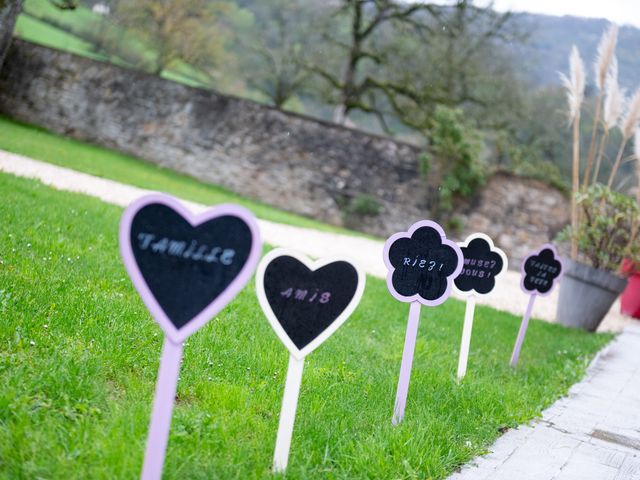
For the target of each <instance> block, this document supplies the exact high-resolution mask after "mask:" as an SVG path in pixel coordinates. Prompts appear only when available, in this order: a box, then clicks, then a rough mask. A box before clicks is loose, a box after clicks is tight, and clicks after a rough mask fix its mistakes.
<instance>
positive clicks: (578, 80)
mask: <svg viewBox="0 0 640 480" xmlns="http://www.w3.org/2000/svg"><path fill="white" fill-rule="evenodd" d="M560 79H561V80H562V84H563V85H564V87H565V88H566V89H567V100H568V102H569V121H570V123H573V121H574V120H576V118H577V117H578V114H579V112H580V107H581V106H582V101H583V100H584V85H585V71H584V62H583V61H582V58H581V57H580V52H579V51H578V47H576V46H575V45H574V46H573V48H572V49H571V55H569V77H567V76H566V75H564V74H563V73H561V74H560Z"/></svg>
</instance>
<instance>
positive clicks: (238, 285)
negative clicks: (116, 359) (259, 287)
mask: <svg viewBox="0 0 640 480" xmlns="http://www.w3.org/2000/svg"><path fill="white" fill-rule="evenodd" d="M260 250H261V240H260V234H259V230H258V225H257V222H256V220H255V218H254V217H253V215H252V214H251V213H250V212H249V211H248V210H246V209H244V208H242V207H239V206H236V205H219V206H217V207H214V208H211V209H210V210H207V211H205V212H204V213H201V214H198V215H194V214H192V213H191V212H190V211H189V210H187V209H186V208H185V207H184V206H183V205H182V204H181V203H179V202H178V201H177V200H175V199H174V198H173V197H170V196H168V195H161V194H153V195H148V196H145V197H143V198H140V199H139V200H137V201H135V202H134V203H132V204H131V205H130V206H129V207H128V208H127V209H126V210H125V212H124V215H123V216H122V220H121V222H120V252H121V254H122V258H123V260H124V264H125V267H126V269H127V272H128V273H129V276H130V277H131V279H132V281H133V284H134V285H135V287H136V289H137V290H138V292H139V293H140V296H141V297H142V300H143V301H144V303H145V305H146V306H147V308H148V309H149V311H150V312H151V314H152V315H153V317H154V319H155V320H156V321H157V322H158V324H159V325H160V327H162V329H163V330H164V332H165V334H166V335H167V337H168V338H169V339H170V340H172V341H173V342H174V343H181V342H183V341H184V340H185V339H186V338H187V337H188V336H189V335H191V334H192V333H194V332H195V331H196V330H198V329H199V328H200V327H202V326H203V325H204V324H205V323H207V322H208V321H209V320H210V319H211V318H212V317H213V316H214V315H215V314H216V313H218V312H219V311H220V310H221V309H222V308H224V306H225V305H226V304H227V303H229V302H230V301H231V300H232V299H233V297H234V296H235V295H236V294H237V293H238V292H239V291H240V290H241V289H242V287H244V286H245V285H246V283H247V282H248V281H249V279H250V278H251V274H252V273H253V271H254V269H255V266H256V264H257V263H258V259H259V255H260Z"/></svg>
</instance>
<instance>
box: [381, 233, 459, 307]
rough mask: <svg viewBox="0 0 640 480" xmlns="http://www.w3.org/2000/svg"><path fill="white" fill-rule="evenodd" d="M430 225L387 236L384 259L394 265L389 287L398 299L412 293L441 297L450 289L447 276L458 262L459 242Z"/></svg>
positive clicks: (430, 300)
mask: <svg viewBox="0 0 640 480" xmlns="http://www.w3.org/2000/svg"><path fill="white" fill-rule="evenodd" d="M429 223H430V224H433V222H429ZM433 225H434V226H431V225H424V226H420V227H419V228H417V229H416V230H414V231H413V233H412V234H411V236H410V237H408V236H403V235H401V234H396V235H401V236H399V238H395V239H394V237H396V235H394V236H393V237H391V238H390V239H389V240H387V245H386V246H385V250H388V254H387V260H388V263H389V264H390V265H391V267H392V269H393V274H392V277H391V285H390V290H391V293H392V294H393V295H394V296H395V297H396V298H398V299H399V300H404V299H403V298H402V297H412V296H415V295H418V296H419V297H420V298H422V299H424V300H426V301H427V302H432V301H437V300H439V299H441V297H443V296H445V295H446V294H447V293H448V291H449V290H450V287H451V283H452V279H451V278H449V277H451V276H452V275H453V274H454V273H455V272H456V270H458V269H459V268H460V266H461V265H460V264H461V258H460V256H459V248H458V246H457V245H456V244H455V243H453V242H451V241H450V240H446V239H445V238H444V234H443V232H442V230H441V229H440V230H438V229H437V228H435V225H437V224H433ZM438 228H439V227H438ZM389 242H391V243H389ZM387 283H389V282H387ZM394 290H395V292H394ZM405 301H406V300H405Z"/></svg>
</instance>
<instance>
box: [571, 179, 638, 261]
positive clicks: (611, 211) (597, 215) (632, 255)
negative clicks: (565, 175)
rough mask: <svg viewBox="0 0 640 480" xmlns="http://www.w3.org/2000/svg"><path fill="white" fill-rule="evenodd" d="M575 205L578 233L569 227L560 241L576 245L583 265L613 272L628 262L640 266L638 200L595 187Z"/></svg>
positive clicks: (580, 196)
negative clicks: (578, 213)
mask: <svg viewBox="0 0 640 480" xmlns="http://www.w3.org/2000/svg"><path fill="white" fill-rule="evenodd" d="M576 202H577V203H578V207H579V209H580V214H581V215H580V217H581V221H580V223H579V224H578V229H577V230H576V231H575V232H574V231H573V230H572V228H571V227H570V226H568V227H567V228H566V229H565V230H564V231H563V232H562V234H561V236H560V238H561V239H563V240H573V241H575V242H576V243H577V245H578V250H579V252H580V258H579V259H580V261H583V262H585V263H588V264H590V265H591V266H593V267H594V268H599V269H603V270H609V271H612V272H616V271H618V270H619V269H620V266H621V264H622V260H623V259H625V258H626V259H628V260H629V261H631V262H632V263H635V264H639V262H640V205H638V203H637V202H636V201H635V200H633V199H632V198H630V197H627V196H626V195H624V194H622V193H619V192H616V191H613V190H611V189H610V188H609V187H606V186H604V185H601V184H595V185H592V186H590V187H589V188H587V189H585V190H583V191H581V192H580V193H578V194H577V195H576ZM623 273H624V272H623ZM626 273H628V272H626Z"/></svg>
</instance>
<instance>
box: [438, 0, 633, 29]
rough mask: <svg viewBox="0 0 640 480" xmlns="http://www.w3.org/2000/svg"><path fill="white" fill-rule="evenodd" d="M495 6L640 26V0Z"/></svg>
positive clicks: (524, 1)
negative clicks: (601, 19)
mask: <svg viewBox="0 0 640 480" xmlns="http://www.w3.org/2000/svg"><path fill="white" fill-rule="evenodd" d="M436 2H437V3H441V4H452V3H455V2H454V1H453V0H436ZM475 3H476V4H478V5H486V4H488V3H490V0H475ZM494 6H495V8H496V10H499V11H505V10H513V11H516V12H531V13H543V14H546V15H559V16H562V15H573V16H576V17H591V18H606V19H607V20H610V21H612V22H615V23H617V24H619V25H625V24H630V25H633V26H635V27H638V28H640V0H495V2H494Z"/></svg>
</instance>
